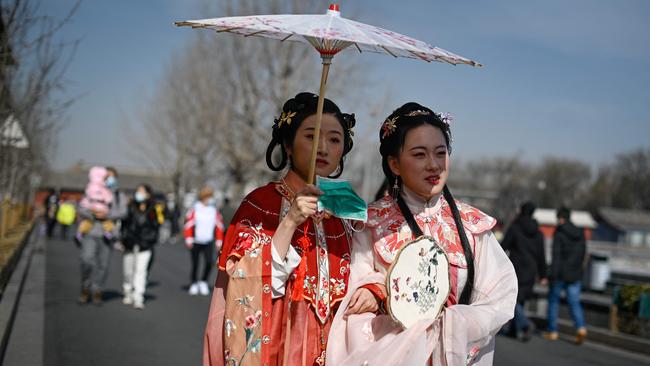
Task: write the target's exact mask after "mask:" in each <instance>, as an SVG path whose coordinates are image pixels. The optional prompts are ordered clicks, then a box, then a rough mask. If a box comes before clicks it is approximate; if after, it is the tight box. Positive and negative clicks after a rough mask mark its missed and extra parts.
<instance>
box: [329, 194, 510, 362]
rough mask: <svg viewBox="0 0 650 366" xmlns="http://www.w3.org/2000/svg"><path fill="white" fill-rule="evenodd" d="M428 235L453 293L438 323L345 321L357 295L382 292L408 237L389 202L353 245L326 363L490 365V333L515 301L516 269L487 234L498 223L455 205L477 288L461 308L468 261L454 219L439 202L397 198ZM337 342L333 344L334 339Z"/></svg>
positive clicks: (372, 214) (367, 317)
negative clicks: (442, 258) (444, 262)
mask: <svg viewBox="0 0 650 366" xmlns="http://www.w3.org/2000/svg"><path fill="white" fill-rule="evenodd" d="M402 197H404V199H405V201H406V203H407V205H408V206H409V208H410V210H411V212H412V213H413V214H414V217H415V218H416V221H417V222H418V225H419V226H420V228H421V229H422V231H423V233H424V234H425V235H429V236H432V237H433V238H435V239H436V240H437V241H438V243H439V244H440V245H441V247H442V249H443V250H444V251H445V253H446V254H447V257H448V259H449V263H450V282H451V291H450V295H449V297H448V298H447V302H446V304H445V308H444V310H443V311H442V313H441V314H440V316H439V317H438V318H437V319H426V320H421V321H420V322H418V323H416V325H414V326H412V327H411V328H409V329H407V330H404V329H403V328H402V327H401V326H400V325H398V324H397V323H395V322H394V321H392V320H391V318H390V316H389V315H386V314H379V315H376V314H373V313H364V314H357V315H351V316H349V317H348V318H347V320H345V319H343V313H344V310H345V309H347V307H348V303H349V301H350V298H351V296H352V295H353V294H354V292H355V291H356V290H357V289H358V288H359V287H362V286H366V287H368V285H372V284H374V285H372V286H382V287H383V288H384V289H385V278H386V273H387V271H388V268H389V267H390V265H391V263H392V262H393V260H394V258H395V255H396V254H397V252H398V250H399V249H400V248H401V246H403V245H404V244H406V243H407V242H409V241H410V240H412V238H413V235H412V233H411V230H410V229H409V227H408V224H407V223H406V222H405V220H404V217H403V216H402V214H401V212H400V211H399V208H398V206H397V203H396V202H395V201H394V199H393V198H392V197H388V196H387V197H384V198H382V199H380V200H378V201H376V202H374V203H372V204H371V205H370V207H369V210H368V217H369V221H368V224H367V225H366V227H365V229H364V230H363V231H361V232H358V233H356V234H355V236H354V238H353V244H352V254H351V273H350V286H349V288H348V293H347V295H346V296H345V298H344V299H343V301H342V302H341V308H340V311H339V312H338V313H337V314H336V316H335V318H334V322H333V324H332V327H331V330H330V336H329V337H330V340H331V341H330V343H329V344H328V348H327V357H326V359H327V365H332V366H334V365H369V366H374V365H428V364H432V365H454V366H456V365H491V364H492V358H493V353H494V342H495V338H494V337H495V334H496V333H497V332H498V331H499V329H500V328H501V326H502V325H503V324H505V323H506V322H507V321H508V320H509V319H511V318H512V316H513V313H514V307H515V301H516V298H517V278H516V275H515V272H514V269H513V266H512V264H511V262H510V260H509V259H508V257H507V256H506V254H505V253H504V251H503V250H502V249H501V246H500V245H499V243H498V242H497V240H496V239H495V237H494V235H493V234H492V232H491V229H492V227H493V226H494V224H495V220H494V219H493V218H492V217H490V216H487V215H486V214H484V213H483V212H481V211H479V210H477V209H475V208H473V207H471V206H469V205H466V204H463V203H461V202H457V206H458V209H459V211H460V216H461V220H462V223H463V227H464V228H465V232H466V234H467V237H468V240H469V243H470V246H471V247H472V250H473V253H474V266H475V276H474V287H473V291H472V296H471V298H470V304H469V305H460V304H458V299H459V297H460V294H461V292H462V289H463V287H464V285H465V282H466V279H467V263H466V261H465V256H464V254H463V249H462V246H461V243H460V240H459V236H458V233H457V230H456V226H455V224H454V220H453V217H452V214H451V209H450V207H449V205H448V204H447V202H446V200H445V199H444V198H443V197H442V196H439V197H435V198H433V199H432V200H430V201H428V202H425V201H424V200H422V199H420V198H419V197H417V196H416V195H415V194H413V193H412V192H409V191H408V190H407V189H406V190H405V191H404V192H402ZM334 340H336V341H334Z"/></svg>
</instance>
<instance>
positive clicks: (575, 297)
mask: <svg viewBox="0 0 650 366" xmlns="http://www.w3.org/2000/svg"><path fill="white" fill-rule="evenodd" d="M570 217H571V211H570V210H569V209H568V208H566V207H561V208H560V209H558V211H557V220H558V226H557V229H556V230H555V234H554V235H553V257H552V261H551V266H550V268H549V280H550V283H551V287H550V290H549V293H548V331H547V332H545V333H544V338H546V339H549V340H556V339H558V332H557V316H558V311H559V307H560V296H561V294H562V291H563V290H564V291H565V292H566V296H567V303H568V304H569V313H570V315H571V318H572V319H573V321H574V323H575V328H576V338H575V342H576V343H577V344H581V343H582V342H583V341H584V339H585V338H586V336H587V329H586V328H585V320H584V315H583V311H582V305H580V291H581V280H582V275H583V269H584V263H585V255H586V251H587V250H586V249H587V248H586V244H585V237H584V233H583V232H582V230H581V229H579V228H578V227H576V226H575V225H574V224H573V223H572V222H571V219H570Z"/></svg>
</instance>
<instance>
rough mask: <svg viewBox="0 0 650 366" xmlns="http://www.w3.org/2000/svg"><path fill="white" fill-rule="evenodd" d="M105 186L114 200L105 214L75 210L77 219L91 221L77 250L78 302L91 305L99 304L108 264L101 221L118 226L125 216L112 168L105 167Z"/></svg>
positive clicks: (109, 247)
mask: <svg viewBox="0 0 650 366" xmlns="http://www.w3.org/2000/svg"><path fill="white" fill-rule="evenodd" d="M106 171H107V175H106V178H105V179H106V187H108V188H109V189H110V190H111V191H112V192H113V196H114V198H115V201H114V202H113V204H112V205H111V207H110V210H109V211H108V214H104V213H97V212H92V211H90V210H88V209H85V208H83V207H79V210H78V211H77V213H78V215H79V218H80V219H88V220H91V221H92V226H91V228H90V231H89V232H88V233H87V234H86V235H85V236H84V237H83V240H81V242H80V247H81V253H80V257H81V295H80V296H79V303H81V304H85V303H87V302H88V300H89V299H90V296H91V294H92V301H93V303H94V304H95V305H100V304H101V303H102V290H103V287H104V283H105V282H106V275H107V273H108V263H109V261H110V254H111V249H112V248H111V243H107V242H106V240H105V239H104V227H103V225H102V221H104V220H112V221H114V222H116V223H117V225H116V227H119V222H120V219H122V218H123V217H124V215H125V214H126V199H124V198H123V197H121V194H120V192H118V191H117V186H118V185H117V170H116V169H115V168H111V167H108V168H106Z"/></svg>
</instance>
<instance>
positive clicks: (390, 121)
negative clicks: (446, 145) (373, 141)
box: [381, 109, 454, 141]
mask: <svg viewBox="0 0 650 366" xmlns="http://www.w3.org/2000/svg"><path fill="white" fill-rule="evenodd" d="M431 115H435V116H436V117H437V118H438V119H439V120H440V121H441V122H442V123H444V124H446V125H447V128H450V127H451V123H452V122H453V121H454V118H453V117H452V116H451V114H450V113H448V112H445V113H433V114H432V113H431V112H429V111H426V110H422V109H417V110H414V111H411V112H408V113H406V114H403V115H397V116H394V117H392V118H386V120H385V121H384V123H383V124H382V125H381V132H382V134H381V138H382V139H385V138H387V137H388V136H390V135H391V134H392V133H393V132H395V129H396V128H397V120H398V119H399V118H400V117H416V116H431ZM450 140H451V141H453V139H451V136H450Z"/></svg>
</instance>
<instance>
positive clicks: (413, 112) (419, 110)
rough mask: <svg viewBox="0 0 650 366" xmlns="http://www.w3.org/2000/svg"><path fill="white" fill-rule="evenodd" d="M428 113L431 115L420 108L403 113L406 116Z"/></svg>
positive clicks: (425, 114)
mask: <svg viewBox="0 0 650 366" xmlns="http://www.w3.org/2000/svg"><path fill="white" fill-rule="evenodd" d="M430 115H431V112H429V111H424V110H422V109H418V110H415V111H410V112H408V113H407V114H405V116H407V117H415V116H430Z"/></svg>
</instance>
